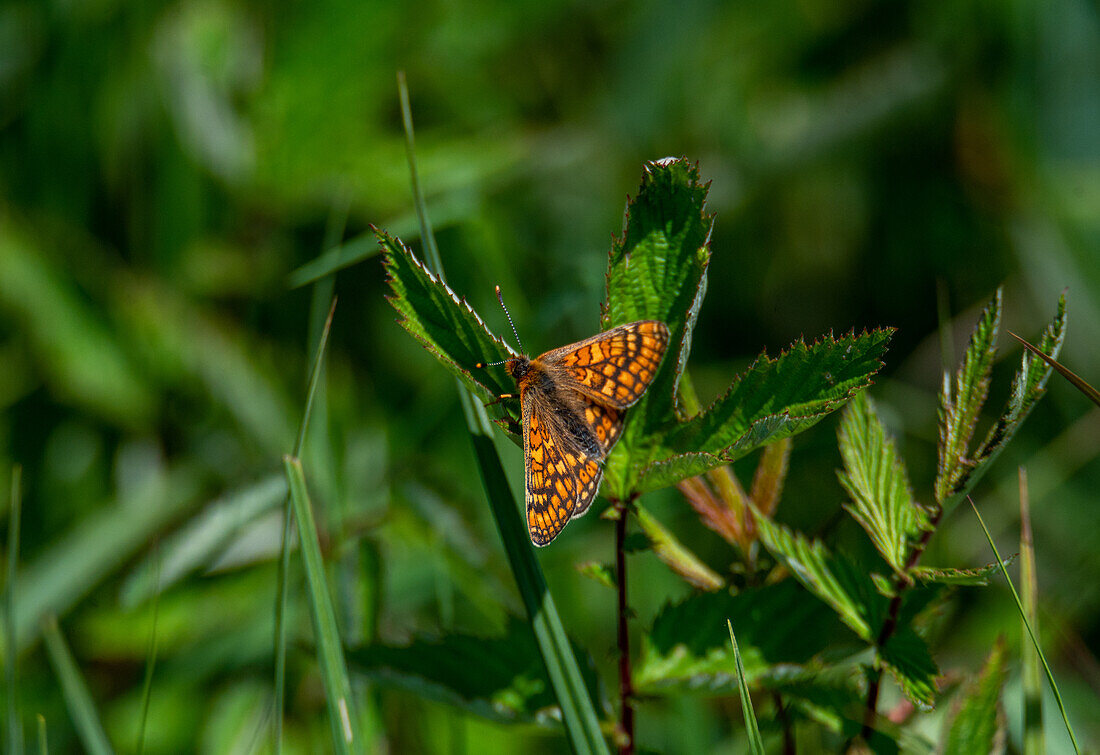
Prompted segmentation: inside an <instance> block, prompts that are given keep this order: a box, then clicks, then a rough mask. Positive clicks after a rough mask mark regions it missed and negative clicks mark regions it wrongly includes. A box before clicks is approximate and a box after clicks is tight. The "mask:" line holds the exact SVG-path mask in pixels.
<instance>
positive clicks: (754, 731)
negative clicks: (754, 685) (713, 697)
mask: <svg viewBox="0 0 1100 755" xmlns="http://www.w3.org/2000/svg"><path fill="white" fill-rule="evenodd" d="M726 626H727V627H729V630H730V642H731V643H733V660H734V662H735V663H736V664H737V688H738V690H740V692H741V713H742V714H743V715H744V716H745V731H747V732H748V734H749V751H750V752H752V753H753V755H764V740H763V739H761V737H760V727H759V726H757V724H756V713H755V712H754V711H753V709H752V698H751V697H749V685H748V683H747V682H746V681H745V666H744V664H743V663H741V651H740V650H738V648H737V638H736V637H735V636H734V634H733V622H731V621H730V620H729V619H726Z"/></svg>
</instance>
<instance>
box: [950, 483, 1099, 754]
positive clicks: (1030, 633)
mask: <svg viewBox="0 0 1100 755" xmlns="http://www.w3.org/2000/svg"><path fill="white" fill-rule="evenodd" d="M966 500H968V501H970V508H972V509H974V516H976V517H978V524H980V525H981V526H982V532H984V533H985V539H986V540H988V541H989V547H990V548H992V549H993V555H994V556H996V558H997V563H998V564H999V565H1000V567H1001V573H1002V574H1004V577H1005V581H1006V582H1007V583H1008V589H1009V590H1011V591H1012V597H1013V599H1014V600H1015V601H1016V608H1017V609H1018V610H1019V612H1020V618H1021V619H1022V620H1023V622H1024V628H1025V629H1027V633H1028V636H1030V637H1031V644H1032V646H1034V648H1035V652H1036V653H1037V654H1038V656H1039V660H1040V661H1041V662H1042V664H1043V670H1044V671H1045V672H1046V675H1047V681H1048V682H1049V683H1050V688H1051V690H1053V692H1054V700H1055V701H1056V702H1057V703H1058V710H1059V712H1061V714H1062V721H1063V722H1064V723H1065V725H1066V731H1067V732H1069V738H1070V741H1071V742H1073V751H1074V752H1076V753H1078V755H1079V754H1080V752H1081V748H1080V747H1079V746H1078V744H1077V737H1076V736H1074V734H1073V727H1072V726H1071V725H1070V723H1069V716H1068V715H1067V713H1066V705H1065V703H1063V702H1062V693H1061V692H1059V691H1058V683H1057V682H1056V681H1054V673H1053V672H1052V671H1051V670H1050V664H1048V663H1047V658H1046V656H1045V655H1044V654H1043V649H1042V648H1041V647H1040V646H1039V638H1038V637H1036V636H1035V630H1034V629H1033V628H1032V626H1031V622H1030V621H1029V620H1028V618H1027V611H1026V610H1025V609H1024V604H1023V603H1022V602H1021V601H1020V595H1019V593H1017V592H1016V586H1015V585H1014V584H1013V583H1012V577H1010V576H1008V569H1006V568H1005V565H1004V561H1003V560H1002V559H1001V554H1000V553H998V552H997V546H996V544H995V543H994V542H993V536H992V535H991V534H989V530H988V529H987V528H986V526H985V521H984V520H983V519H982V515H981V514H980V513H978V507H977V506H976V505H975V504H974V499H973V498H971V497H970V496H967V497H966Z"/></svg>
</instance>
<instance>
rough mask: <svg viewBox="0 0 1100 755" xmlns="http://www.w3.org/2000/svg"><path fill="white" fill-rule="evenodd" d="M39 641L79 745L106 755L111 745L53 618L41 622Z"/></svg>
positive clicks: (54, 617)
mask: <svg viewBox="0 0 1100 755" xmlns="http://www.w3.org/2000/svg"><path fill="white" fill-rule="evenodd" d="M42 639H43V641H44V642H45V644H46V652H47V654H48V655H49V657H50V663H51V664H53V669H54V673H55V674H57V679H58V681H59V682H60V683H61V694H62V695H63V696H64V698H65V705H66V706H67V707H68V709H69V715H70V716H72V719H73V725H74V726H75V727H76V733H77V736H78V737H79V738H80V742H81V744H83V745H84V749H85V750H86V751H87V752H89V753H91V755H109V754H110V753H111V752H113V750H112V749H111V743H110V742H109V741H108V740H107V734H106V732H104V731H103V724H102V723H101V722H100V720H99V714H98V713H97V712H96V709H95V703H94V702H93V701H92V694H91V692H89V691H88V685H87V684H85V683H84V677H83V676H81V674H80V668H79V667H78V666H77V665H76V659H74V658H73V654H72V652H71V651H70V650H69V645H68V643H66V642H65V637H64V635H62V634H61V628H60V627H59V626H58V625H57V617H56V616H49V617H47V618H46V619H45V620H44V621H43V622H42Z"/></svg>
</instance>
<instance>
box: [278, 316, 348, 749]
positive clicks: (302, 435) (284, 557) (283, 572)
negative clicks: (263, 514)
mask: <svg viewBox="0 0 1100 755" xmlns="http://www.w3.org/2000/svg"><path fill="white" fill-rule="evenodd" d="M335 313H336V297H335V296H334V297H332V304H331V305H329V310H328V317H327V318H326V319H325V326H324V328H322V329H321V336H320V338H319V339H318V341H317V353H316V355H315V356H314V358H313V368H312V369H311V370H310V374H309V388H308V389H307V390H306V405H305V409H304V410H303V411H302V423H301V424H300V425H299V426H298V437H297V439H296V440H295V441H294V453H293V454H292V455H293V457H294V458H298V457H300V456H301V454H302V447H303V446H305V443H306V431H307V430H308V429H309V415H310V411H311V409H312V408H313V397H314V395H315V394H316V392H317V386H318V384H319V383H320V381H321V363H322V361H323V360H324V356H325V347H326V346H327V345H328V336H329V333H330V332H331V330H332V318H333V315H334V314H335ZM288 482H289V481H288ZM292 492H293V491H291V490H288V492H287V497H286V502H285V503H284V504H283V536H282V550H281V553H280V555H279V569H278V573H277V575H276V577H275V595H276V599H275V752H276V754H278V753H281V752H282V751H283V706H284V704H285V702H284V690H285V688H286V606H287V602H288V601H289V600H290V594H289V590H290V588H289V584H288V579H287V575H288V574H289V572H290V543H291V538H292V536H293V529H292V528H293V526H294V525H293V523H294V517H292V516H291V497H292Z"/></svg>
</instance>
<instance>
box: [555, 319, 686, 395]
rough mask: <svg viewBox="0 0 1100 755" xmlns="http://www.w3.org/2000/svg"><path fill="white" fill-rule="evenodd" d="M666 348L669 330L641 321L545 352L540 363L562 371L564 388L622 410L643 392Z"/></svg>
mask: <svg viewBox="0 0 1100 755" xmlns="http://www.w3.org/2000/svg"><path fill="white" fill-rule="evenodd" d="M667 346H668V327H667V326H666V325H665V324H664V323H663V322H657V321H656V320H641V321H639V322H632V323H627V324H626V325H620V326H619V327H617V328H612V329H611V330H609V331H607V332H606V333H600V334H599V335H596V336H593V337H592V338H588V339H585V340H584V341H581V342H580V343H575V344H571V345H569V346H563V347H561V348H560V349H554V350H553V351H548V352H547V353H545V354H543V355H542V356H541V357H539V360H540V361H543V362H546V363H547V364H548V365H552V366H560V367H561V368H563V372H564V373H565V374H566V375H567V376H568V378H569V379H568V380H567V381H563V382H567V384H568V385H567V387H569V388H572V389H574V390H576V391H578V392H579V393H581V394H583V395H585V396H587V397H588V398H590V399H592V400H593V401H596V402H599V403H601V404H606V405H608V406H614V407H617V408H619V409H625V408H626V407H628V406H630V405H631V404H633V403H635V402H637V401H638V399H640V398H641V397H642V394H643V393H645V390H646V388H648V387H649V384H650V383H651V382H652V381H653V376H654V374H656V372H657V367H658V366H659V365H660V364H661V358H662V357H663V356H664V353H665V348H666V347H667Z"/></svg>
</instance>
